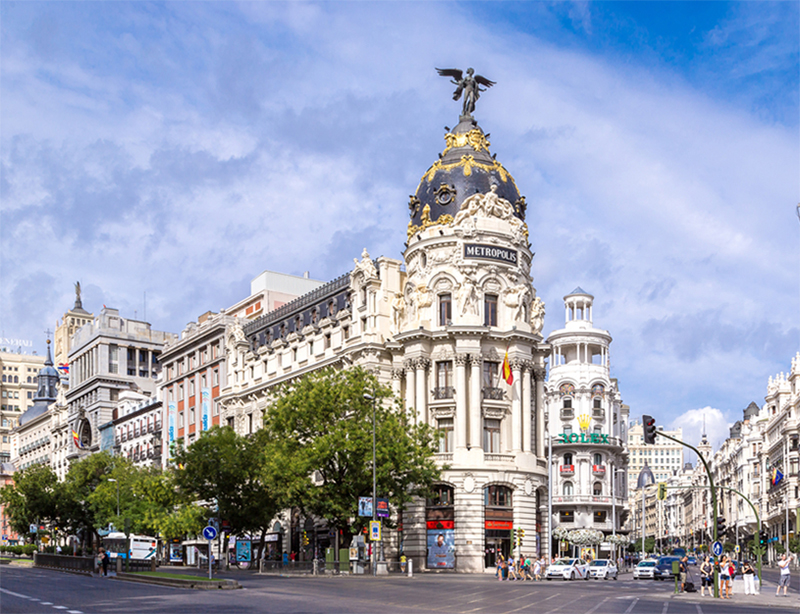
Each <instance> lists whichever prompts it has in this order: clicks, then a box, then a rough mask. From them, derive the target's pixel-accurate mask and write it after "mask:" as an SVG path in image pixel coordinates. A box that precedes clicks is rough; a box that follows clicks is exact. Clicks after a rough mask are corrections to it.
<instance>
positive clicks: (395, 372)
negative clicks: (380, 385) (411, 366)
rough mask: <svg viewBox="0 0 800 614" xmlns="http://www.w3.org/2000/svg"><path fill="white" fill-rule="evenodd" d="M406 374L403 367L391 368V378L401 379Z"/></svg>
mask: <svg viewBox="0 0 800 614" xmlns="http://www.w3.org/2000/svg"><path fill="white" fill-rule="evenodd" d="M405 376H406V371H405V369H392V379H397V380H401V379H403V378H404V377H405Z"/></svg>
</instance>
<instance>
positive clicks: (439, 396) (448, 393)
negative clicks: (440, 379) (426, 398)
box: [431, 386, 456, 401]
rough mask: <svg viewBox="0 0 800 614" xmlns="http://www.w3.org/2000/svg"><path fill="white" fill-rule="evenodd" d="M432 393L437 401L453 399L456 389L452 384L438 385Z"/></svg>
mask: <svg viewBox="0 0 800 614" xmlns="http://www.w3.org/2000/svg"><path fill="white" fill-rule="evenodd" d="M431 394H433V399H434V400H435V401H441V400H443V399H452V398H453V397H454V396H455V395H456V389H455V388H453V387H452V386H438V387H436V388H434V389H433V390H431Z"/></svg>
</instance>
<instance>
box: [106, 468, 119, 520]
mask: <svg viewBox="0 0 800 614" xmlns="http://www.w3.org/2000/svg"><path fill="white" fill-rule="evenodd" d="M107 481H108V482H114V483H115V484H116V485H117V518H119V482H118V481H117V480H115V479H114V478H108V480H107Z"/></svg>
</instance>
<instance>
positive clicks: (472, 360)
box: [469, 352, 483, 367]
mask: <svg viewBox="0 0 800 614" xmlns="http://www.w3.org/2000/svg"><path fill="white" fill-rule="evenodd" d="M482 363H483V355H482V354H481V353H480V352H478V353H477V354H470V355H469V364H471V365H474V366H478V367H479V366H481V364H482Z"/></svg>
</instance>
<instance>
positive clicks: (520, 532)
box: [517, 529, 525, 546]
mask: <svg viewBox="0 0 800 614" xmlns="http://www.w3.org/2000/svg"><path fill="white" fill-rule="evenodd" d="M517 536H518V537H519V542H517V543H518V544H519V545H520V546H521V545H522V541H523V540H524V539H525V529H519V530H518V531H517Z"/></svg>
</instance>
